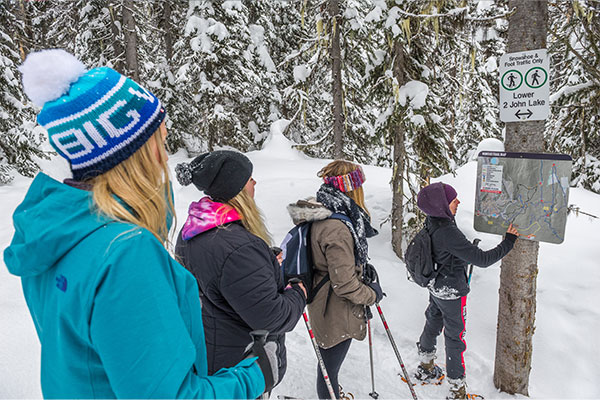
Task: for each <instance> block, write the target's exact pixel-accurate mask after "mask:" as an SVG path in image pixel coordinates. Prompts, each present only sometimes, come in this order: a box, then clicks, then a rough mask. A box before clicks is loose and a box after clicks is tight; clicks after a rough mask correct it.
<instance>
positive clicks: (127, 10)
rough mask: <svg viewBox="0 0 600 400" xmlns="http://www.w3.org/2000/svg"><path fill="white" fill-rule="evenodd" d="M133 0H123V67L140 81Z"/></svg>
mask: <svg viewBox="0 0 600 400" xmlns="http://www.w3.org/2000/svg"><path fill="white" fill-rule="evenodd" d="M133 7H134V4H133V0H124V1H123V36H124V40H125V68H126V70H127V75H128V76H129V77H131V78H133V80H134V81H136V82H139V81H140V69H139V67H138V55H137V33H136V27H135V19H134V18H133Z"/></svg>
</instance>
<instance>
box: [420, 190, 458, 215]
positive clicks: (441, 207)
mask: <svg viewBox="0 0 600 400" xmlns="http://www.w3.org/2000/svg"><path fill="white" fill-rule="evenodd" d="M417 206H419V208H420V209H421V211H423V212H424V213H425V214H427V215H429V216H430V217H438V218H450V219H454V215H452V212H451V211H450V207H449V204H448V200H447V199H446V191H445V190H444V184H443V183H442V182H436V183H432V184H431V185H427V186H425V187H424V188H423V189H421V191H420V192H419V194H418V195H417Z"/></svg>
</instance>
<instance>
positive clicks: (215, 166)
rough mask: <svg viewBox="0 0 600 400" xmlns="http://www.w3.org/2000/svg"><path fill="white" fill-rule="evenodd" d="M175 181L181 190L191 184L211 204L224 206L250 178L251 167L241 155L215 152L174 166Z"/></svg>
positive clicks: (227, 151)
mask: <svg viewBox="0 0 600 400" xmlns="http://www.w3.org/2000/svg"><path fill="white" fill-rule="evenodd" d="M175 172H176V174H177V181H178V182H179V183H180V184H181V185H182V186H188V185H189V184H191V183H193V184H194V186H196V188H198V190H200V191H203V192H204V193H206V194H207V195H209V196H210V197H211V198H212V199H213V200H215V201H220V202H225V201H228V200H231V199H232V198H234V197H235V196H237V195H238V193H240V192H241V191H242V189H243V188H244V186H246V183H247V182H248V180H249V179H250V177H251V176H252V163H251V162H250V160H249V159H248V157H246V156H245V155H243V154H242V153H238V152H237V151H230V150H216V151H212V152H210V153H204V154H201V155H199V156H198V157H196V158H194V159H193V160H192V162H190V163H182V164H177V166H176V167H175Z"/></svg>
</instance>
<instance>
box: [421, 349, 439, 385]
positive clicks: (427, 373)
mask: <svg viewBox="0 0 600 400" xmlns="http://www.w3.org/2000/svg"><path fill="white" fill-rule="evenodd" d="M417 349H418V351H419V359H420V360H421V363H420V364H419V366H418V367H417V372H415V378H416V379H417V380H418V381H420V382H421V384H430V383H431V384H437V385H439V384H441V383H442V379H444V373H443V372H442V369H441V368H440V367H439V366H437V365H436V364H435V350H434V351H423V350H421V347H420V346H419V343H417Z"/></svg>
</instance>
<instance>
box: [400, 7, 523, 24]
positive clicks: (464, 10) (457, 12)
mask: <svg viewBox="0 0 600 400" xmlns="http://www.w3.org/2000/svg"><path fill="white" fill-rule="evenodd" d="M515 10H516V8H515V7H513V8H512V9H511V10H509V11H507V12H505V13H503V14H498V15H492V16H491V17H475V16H472V15H470V14H468V13H467V12H468V9H467V7H460V8H453V9H452V10H450V11H448V12H446V13H443V14H414V13H410V12H408V11H404V10H400V9H398V13H399V14H401V15H403V16H405V17H410V18H422V19H427V18H440V17H457V16H458V15H461V14H465V15H464V19H465V20H467V21H477V22H483V21H492V20H495V19H499V18H506V17H509V16H511V15H512V14H513V13H514V12H515Z"/></svg>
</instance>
